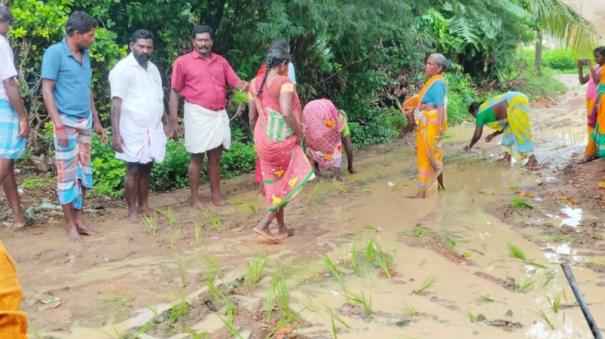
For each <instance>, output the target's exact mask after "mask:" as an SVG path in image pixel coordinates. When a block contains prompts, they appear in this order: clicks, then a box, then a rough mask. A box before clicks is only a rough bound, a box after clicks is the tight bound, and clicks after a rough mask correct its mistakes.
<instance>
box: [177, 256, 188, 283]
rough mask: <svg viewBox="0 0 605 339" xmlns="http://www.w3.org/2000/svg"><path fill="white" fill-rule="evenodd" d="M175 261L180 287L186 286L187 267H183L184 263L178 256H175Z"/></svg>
mask: <svg viewBox="0 0 605 339" xmlns="http://www.w3.org/2000/svg"><path fill="white" fill-rule="evenodd" d="M175 261H176V267H177V269H178V271H179V278H180V279H181V287H186V286H187V268H185V264H184V263H183V261H182V260H181V259H180V258H179V257H176V258H175Z"/></svg>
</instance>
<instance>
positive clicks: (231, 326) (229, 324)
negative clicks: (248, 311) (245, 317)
mask: <svg viewBox="0 0 605 339" xmlns="http://www.w3.org/2000/svg"><path fill="white" fill-rule="evenodd" d="M236 312H237V309H236V307H235V305H234V304H233V303H228V304H227V310H226V311H225V315H226V316H227V317H226V318H225V319H223V318H222V317H219V318H221V320H222V321H223V324H225V328H227V331H228V332H229V334H231V336H233V338H238V339H243V337H242V335H241V334H240V333H239V330H238V329H237V326H235V323H234V322H233V320H234V319H235V314H236Z"/></svg>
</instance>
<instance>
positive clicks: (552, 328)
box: [536, 311, 555, 331]
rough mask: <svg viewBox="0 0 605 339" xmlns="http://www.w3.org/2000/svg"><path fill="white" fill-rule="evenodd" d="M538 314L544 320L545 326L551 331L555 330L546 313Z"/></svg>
mask: <svg viewBox="0 0 605 339" xmlns="http://www.w3.org/2000/svg"><path fill="white" fill-rule="evenodd" d="M536 314H538V316H539V317H540V318H542V321H543V322H544V324H545V325H546V326H548V328H550V330H551V331H554V330H555V325H554V324H553V323H552V321H550V319H548V316H547V315H546V313H544V311H540V312H536Z"/></svg>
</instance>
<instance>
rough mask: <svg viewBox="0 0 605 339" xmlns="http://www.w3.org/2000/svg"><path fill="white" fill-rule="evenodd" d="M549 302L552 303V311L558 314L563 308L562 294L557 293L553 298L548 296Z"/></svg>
mask: <svg viewBox="0 0 605 339" xmlns="http://www.w3.org/2000/svg"><path fill="white" fill-rule="evenodd" d="M548 302H549V303H550V308H551V309H552V311H553V312H554V313H555V314H557V313H559V311H560V310H561V295H560V294H557V295H556V296H555V297H554V298H552V300H551V299H550V298H548Z"/></svg>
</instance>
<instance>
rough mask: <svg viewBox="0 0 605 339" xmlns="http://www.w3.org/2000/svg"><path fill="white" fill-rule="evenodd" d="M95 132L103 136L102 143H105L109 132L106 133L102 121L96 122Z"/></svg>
mask: <svg viewBox="0 0 605 339" xmlns="http://www.w3.org/2000/svg"><path fill="white" fill-rule="evenodd" d="M94 128H95V133H97V135H98V136H99V137H100V138H101V143H102V144H104V143H106V142H107V134H106V133H105V129H103V126H101V122H97V123H95V126H94Z"/></svg>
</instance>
